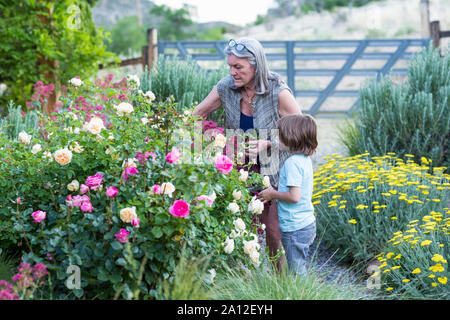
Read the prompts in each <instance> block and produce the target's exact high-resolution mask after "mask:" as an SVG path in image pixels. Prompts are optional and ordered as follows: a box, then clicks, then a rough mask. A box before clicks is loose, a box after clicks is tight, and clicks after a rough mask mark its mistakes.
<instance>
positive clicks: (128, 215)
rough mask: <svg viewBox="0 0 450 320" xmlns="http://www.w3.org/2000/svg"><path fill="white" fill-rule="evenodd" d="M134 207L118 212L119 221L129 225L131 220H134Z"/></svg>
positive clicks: (135, 216)
mask: <svg viewBox="0 0 450 320" xmlns="http://www.w3.org/2000/svg"><path fill="white" fill-rule="evenodd" d="M136 218H137V215H136V207H134V206H133V207H131V208H124V209H122V210H120V219H121V220H122V221H123V222H125V223H131V221H132V220H133V219H136Z"/></svg>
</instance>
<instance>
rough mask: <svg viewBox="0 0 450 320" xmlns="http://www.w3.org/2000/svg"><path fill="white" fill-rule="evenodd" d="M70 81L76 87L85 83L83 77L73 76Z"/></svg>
mask: <svg viewBox="0 0 450 320" xmlns="http://www.w3.org/2000/svg"><path fill="white" fill-rule="evenodd" d="M69 83H70V84H71V85H73V86H74V87H79V86H81V85H82V84H83V81H81V79H78V78H72V79H70V80H69Z"/></svg>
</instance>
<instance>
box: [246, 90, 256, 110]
mask: <svg viewBox="0 0 450 320" xmlns="http://www.w3.org/2000/svg"><path fill="white" fill-rule="evenodd" d="M244 91H245V95H246V96H247V98H248V104H249V105H251V106H252V107H253V108H255V106H254V105H253V98H255V95H256V93H254V94H253V96H251V97H250V96H249V95H248V93H247V90H245V88H244Z"/></svg>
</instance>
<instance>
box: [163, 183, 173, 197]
mask: <svg viewBox="0 0 450 320" xmlns="http://www.w3.org/2000/svg"><path fill="white" fill-rule="evenodd" d="M175 189H176V188H175V186H174V185H173V184H172V183H170V182H164V183H163V184H162V185H161V190H162V191H163V193H164V194H167V195H169V197H172V193H174V191H175Z"/></svg>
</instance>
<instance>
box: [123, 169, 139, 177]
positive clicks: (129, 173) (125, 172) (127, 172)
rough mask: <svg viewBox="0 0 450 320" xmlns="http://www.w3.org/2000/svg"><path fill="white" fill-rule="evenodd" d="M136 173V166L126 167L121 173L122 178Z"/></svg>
mask: <svg viewBox="0 0 450 320" xmlns="http://www.w3.org/2000/svg"><path fill="white" fill-rule="evenodd" d="M136 173H139V171H138V169H136V167H127V168H125V170H124V171H123V173H122V178H123V179H124V180H128V179H130V176H134V175H135V174H136Z"/></svg>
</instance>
